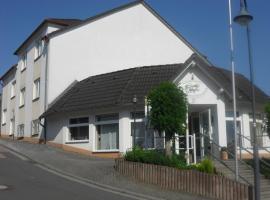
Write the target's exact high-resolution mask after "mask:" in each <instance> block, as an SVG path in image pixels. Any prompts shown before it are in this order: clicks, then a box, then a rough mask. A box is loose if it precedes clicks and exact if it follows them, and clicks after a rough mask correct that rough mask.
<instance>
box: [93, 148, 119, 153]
mask: <svg viewBox="0 0 270 200" xmlns="http://www.w3.org/2000/svg"><path fill="white" fill-rule="evenodd" d="M106 152H108V153H113V152H119V149H104V150H95V151H93V153H106Z"/></svg>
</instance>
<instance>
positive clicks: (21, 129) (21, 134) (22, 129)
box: [17, 124, 24, 138]
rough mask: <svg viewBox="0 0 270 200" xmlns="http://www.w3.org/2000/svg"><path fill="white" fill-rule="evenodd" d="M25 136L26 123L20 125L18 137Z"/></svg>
mask: <svg viewBox="0 0 270 200" xmlns="http://www.w3.org/2000/svg"><path fill="white" fill-rule="evenodd" d="M23 136H24V124H20V125H18V134H17V137H18V138H20V137H23Z"/></svg>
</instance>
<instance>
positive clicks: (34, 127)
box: [31, 119, 40, 136]
mask: <svg viewBox="0 0 270 200" xmlns="http://www.w3.org/2000/svg"><path fill="white" fill-rule="evenodd" d="M39 126H40V125H39V119H36V120H33V121H32V130H31V134H32V136H33V135H38V134H39Z"/></svg>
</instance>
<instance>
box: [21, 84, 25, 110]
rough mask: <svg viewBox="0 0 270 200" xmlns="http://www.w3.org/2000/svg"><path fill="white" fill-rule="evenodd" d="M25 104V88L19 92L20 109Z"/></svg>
mask: <svg viewBox="0 0 270 200" xmlns="http://www.w3.org/2000/svg"><path fill="white" fill-rule="evenodd" d="M24 103H25V88H22V89H21V91H20V107H23V106H24Z"/></svg>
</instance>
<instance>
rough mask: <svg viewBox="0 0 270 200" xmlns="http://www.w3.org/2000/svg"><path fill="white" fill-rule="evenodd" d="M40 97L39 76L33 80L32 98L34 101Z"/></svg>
mask: <svg viewBox="0 0 270 200" xmlns="http://www.w3.org/2000/svg"><path fill="white" fill-rule="evenodd" d="M39 98H40V78H37V79H36V80H34V82H33V95H32V100H33V101H36V100H38V99H39Z"/></svg>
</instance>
